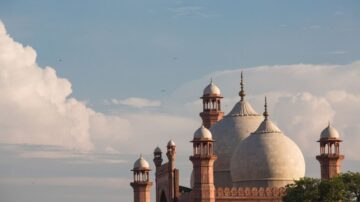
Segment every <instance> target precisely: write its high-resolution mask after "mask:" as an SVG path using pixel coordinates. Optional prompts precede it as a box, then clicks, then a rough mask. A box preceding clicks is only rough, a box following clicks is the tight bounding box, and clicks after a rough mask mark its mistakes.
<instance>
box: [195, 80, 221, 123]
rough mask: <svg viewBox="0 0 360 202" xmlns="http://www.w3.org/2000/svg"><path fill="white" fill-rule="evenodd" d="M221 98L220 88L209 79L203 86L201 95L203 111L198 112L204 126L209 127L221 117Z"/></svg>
mask: <svg viewBox="0 0 360 202" xmlns="http://www.w3.org/2000/svg"><path fill="white" fill-rule="evenodd" d="M222 98H223V97H222V96H221V94H220V89H219V88H218V87H217V86H216V85H215V84H214V83H213V82H212V79H211V81H210V84H209V85H208V86H206V87H205V89H204V92H203V96H202V97H201V99H202V101H203V111H202V112H201V113H200V117H201V119H202V121H203V125H204V126H205V127H206V128H210V127H211V126H212V125H214V124H215V123H216V122H218V121H219V120H221V119H222V118H223V116H224V112H222V111H221V99H222Z"/></svg>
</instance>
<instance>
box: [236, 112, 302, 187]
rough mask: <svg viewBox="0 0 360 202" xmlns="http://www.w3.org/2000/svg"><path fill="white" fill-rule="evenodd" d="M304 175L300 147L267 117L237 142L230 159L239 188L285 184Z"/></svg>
mask: <svg viewBox="0 0 360 202" xmlns="http://www.w3.org/2000/svg"><path fill="white" fill-rule="evenodd" d="M304 175H305V161H304V157H303V155H302V152H301V150H300V149H299V147H298V146H297V145H296V144H295V143H294V142H293V141H292V140H291V139H290V138H288V137H287V136H285V135H284V134H283V133H282V132H281V131H280V130H279V128H278V127H277V126H276V125H275V124H274V123H272V122H271V121H270V120H268V119H265V120H264V121H263V122H262V123H261V124H260V126H259V128H258V129H257V130H256V131H255V132H254V133H252V134H251V135H250V136H249V137H247V138H246V139H244V140H243V141H241V142H240V143H239V144H238V145H237V147H236V149H235V151H234V153H233V155H232V158H231V178H232V181H233V186H236V187H283V186H285V185H287V184H289V183H292V182H293V181H294V180H297V179H299V178H301V177H304Z"/></svg>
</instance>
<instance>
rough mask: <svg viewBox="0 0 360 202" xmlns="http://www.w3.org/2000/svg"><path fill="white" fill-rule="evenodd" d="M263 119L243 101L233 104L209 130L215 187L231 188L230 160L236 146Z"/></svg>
mask: <svg viewBox="0 0 360 202" xmlns="http://www.w3.org/2000/svg"><path fill="white" fill-rule="evenodd" d="M262 120H263V117H262V116H260V115H259V114H257V113H256V112H255V110H254V109H253V108H252V107H251V105H250V104H249V103H248V102H247V101H245V100H242V101H239V102H238V103H236V104H235V106H234V107H233V109H232V110H231V112H230V113H229V114H228V115H226V116H225V117H224V118H223V119H222V120H220V121H219V122H217V123H216V124H215V125H213V126H212V127H211V128H210V131H211V133H212V136H213V140H214V141H215V143H214V152H215V154H216V155H217V157H218V158H217V160H216V161H215V163H214V177H215V186H217V187H219V186H221V187H225V186H229V187H231V186H232V181H231V176H230V159H231V156H232V153H233V151H234V150H235V147H236V145H237V144H238V143H239V142H240V141H241V140H243V139H245V138H246V137H247V136H248V135H250V133H252V132H254V131H255V130H256V128H257V127H258V126H259V124H260V123H261V121H262Z"/></svg>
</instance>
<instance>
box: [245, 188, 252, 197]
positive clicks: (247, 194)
mask: <svg viewBox="0 0 360 202" xmlns="http://www.w3.org/2000/svg"><path fill="white" fill-rule="evenodd" d="M245 196H251V189H250V187H246V188H245Z"/></svg>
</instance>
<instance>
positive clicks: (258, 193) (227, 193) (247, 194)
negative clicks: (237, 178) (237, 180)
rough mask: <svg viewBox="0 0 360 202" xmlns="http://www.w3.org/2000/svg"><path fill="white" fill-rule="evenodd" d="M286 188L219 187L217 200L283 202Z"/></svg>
mask: <svg viewBox="0 0 360 202" xmlns="http://www.w3.org/2000/svg"><path fill="white" fill-rule="evenodd" d="M285 194H286V193H285V188H284V187H238V188H237V187H231V188H230V187H218V188H216V199H217V200H219V201H222V199H223V200H225V201H228V200H239V201H248V200H261V201H273V202H275V201H276V202H277V201H281V199H282V197H283V196H284V195H285Z"/></svg>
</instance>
